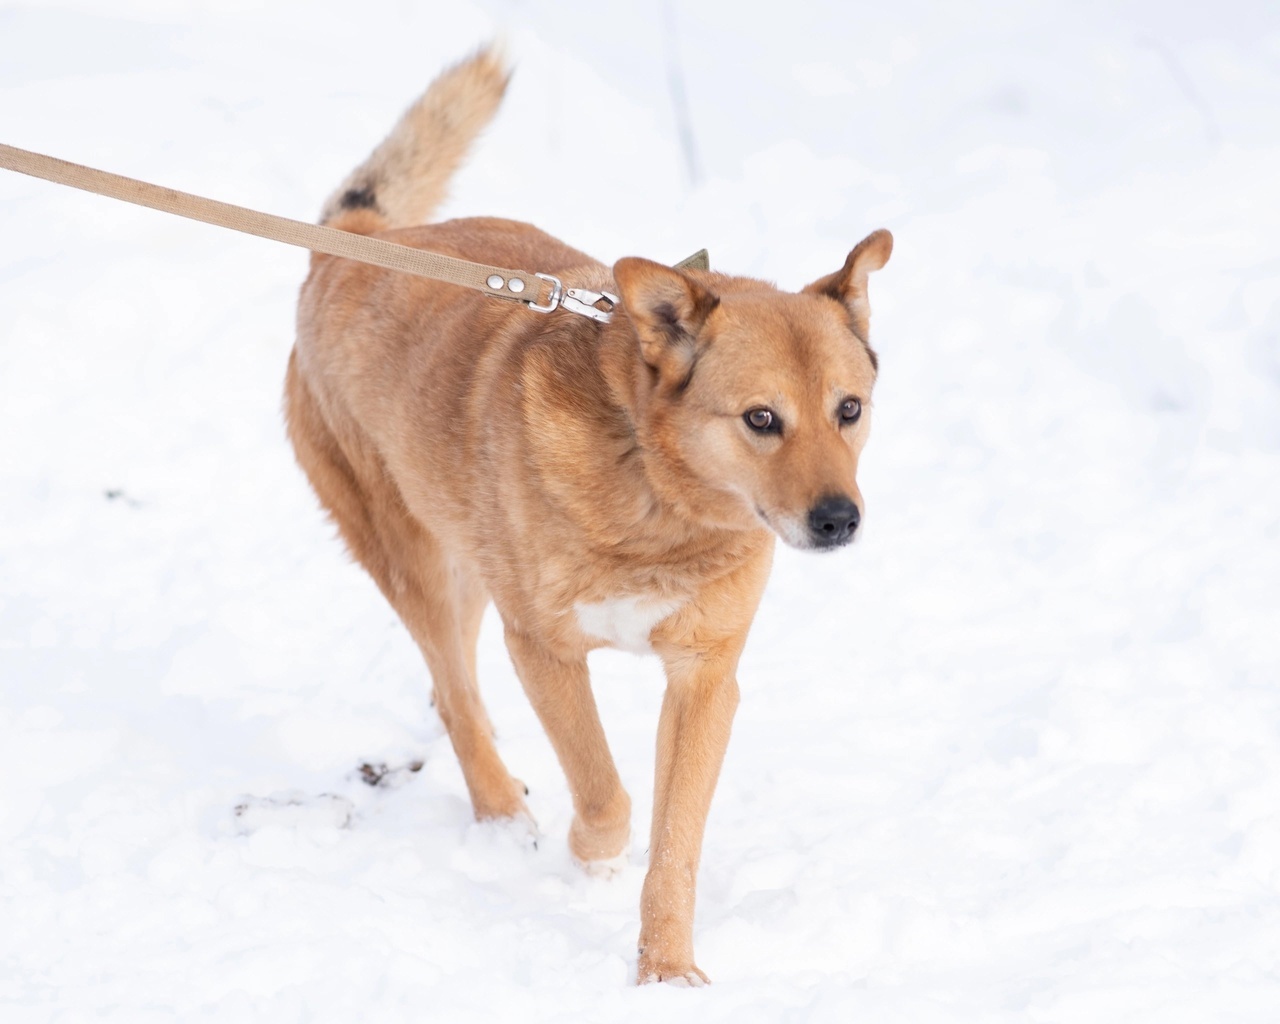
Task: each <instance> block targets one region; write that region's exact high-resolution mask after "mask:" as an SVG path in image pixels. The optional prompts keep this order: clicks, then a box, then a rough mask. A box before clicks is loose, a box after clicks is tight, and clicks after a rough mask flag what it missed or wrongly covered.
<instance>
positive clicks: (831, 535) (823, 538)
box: [809, 494, 862, 548]
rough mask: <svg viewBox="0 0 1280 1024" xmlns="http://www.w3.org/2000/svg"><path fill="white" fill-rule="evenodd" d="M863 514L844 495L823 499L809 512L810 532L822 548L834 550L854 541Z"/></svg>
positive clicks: (817, 544) (817, 545)
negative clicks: (854, 534)
mask: <svg viewBox="0 0 1280 1024" xmlns="http://www.w3.org/2000/svg"><path fill="white" fill-rule="evenodd" d="M861 519H862V513H860V512H859V511H858V506H857V505H855V504H854V503H853V502H852V501H850V500H849V499H848V498H846V497H845V496H844V495H843V494H841V495H833V496H830V497H826V498H822V499H820V500H819V501H818V503H817V504H816V505H814V506H813V508H811V509H810V510H809V532H810V533H811V534H812V535H813V539H814V541H815V542H816V543H815V546H816V547H820V548H833V547H837V546H838V545H840V544H847V543H849V541H850V540H852V539H853V531H854V530H856V529H857V528H858V523H859V522H860V521H861Z"/></svg>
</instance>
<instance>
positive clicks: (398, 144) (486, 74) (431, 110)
mask: <svg viewBox="0 0 1280 1024" xmlns="http://www.w3.org/2000/svg"><path fill="white" fill-rule="evenodd" d="M509 78H510V71H509V70H508V68H507V65H506V62H505V61H504V60H503V59H502V57H501V56H500V55H499V53H498V52H497V50H496V49H495V48H494V47H486V48H484V49H482V50H480V52H478V53H477V54H476V55H475V56H473V57H470V58H468V59H467V60H464V61H462V62H461V63H459V64H455V65H454V66H453V67H451V68H449V70H447V71H445V72H444V73H443V74H441V75H440V76H439V77H438V78H437V79H436V80H435V81H434V82H432V83H431V85H430V86H429V87H428V89H427V91H426V92H425V93H423V94H422V97H421V98H420V99H419V100H418V101H417V102H416V103H414V104H413V106H411V107H410V108H409V109H408V110H406V111H405V113H404V116H403V117H402V118H400V121H399V123H398V124H397V125H396V126H395V128H393V129H392V131H391V134H390V135H388V136H387V137H386V139H385V140H383V142H382V144H381V145H379V146H378V148H377V149H375V150H374V151H373V152H372V153H371V154H370V155H369V159H367V160H366V161H365V162H364V163H362V164H361V165H360V166H359V167H357V168H356V169H355V170H354V171H352V172H351V174H350V175H348V177H347V180H346V181H344V182H343V183H342V185H341V186H339V188H338V190H337V191H336V192H334V193H333V195H331V196H330V197H329V199H328V201H327V202H326V203H325V204H324V211H323V212H322V213H321V215H320V223H321V224H329V225H332V226H333V227H341V228H347V229H348V230H351V231H360V232H362V233H363V232H370V231H378V230H381V229H382V228H389V227H408V226H412V225H415V224H425V223H426V222H427V219H428V218H429V217H430V216H431V215H432V213H434V212H435V209H436V207H437V206H439V205H440V203H441V201H442V200H443V199H444V194H445V187H446V186H447V185H448V183H449V179H450V178H451V177H453V172H454V171H456V170H457V169H458V165H459V164H460V163H462V158H463V157H465V156H466V155H467V150H468V149H469V148H470V147H471V143H472V141H473V140H474V139H475V137H476V136H477V135H479V134H480V131H481V130H482V129H483V128H484V126H485V125H486V124H488V123H489V121H490V119H491V118H492V117H493V115H494V112H495V111H497V109H498V104H499V103H500V102H501V101H502V94H503V93H504V92H505V91H506V88H507V81H508V79H509ZM340 222H345V223H340Z"/></svg>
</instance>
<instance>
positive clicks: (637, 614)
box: [573, 595, 684, 654]
mask: <svg viewBox="0 0 1280 1024" xmlns="http://www.w3.org/2000/svg"><path fill="white" fill-rule="evenodd" d="M683 603H684V602H683V601H678V600H656V599H654V598H652V597H647V596H644V595H631V596H628V597H611V598H609V599H608V600H605V601H595V602H591V603H586V602H582V601H580V602H578V603H577V604H575V605H574V606H573V607H574V611H576V612H577V613H578V626H579V628H580V629H581V630H582V632H584V633H586V634H587V636H590V637H594V638H595V639H597V640H603V641H604V642H605V643H607V644H610V645H612V646H613V647H618V648H621V649H622V650H624V651H632V652H634V653H636V654H649V653H651V652H652V651H653V648H652V647H650V646H649V634H650V633H652V632H653V627H654V626H656V625H657V624H658V623H659V622H661V621H662V620H663V619H665V618H666V617H667V616H668V615H670V614H671V613H672V612H674V611H675V610H676V609H677V608H679V607H680V605H682V604H683Z"/></svg>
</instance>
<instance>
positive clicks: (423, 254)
mask: <svg viewBox="0 0 1280 1024" xmlns="http://www.w3.org/2000/svg"><path fill="white" fill-rule="evenodd" d="M0 167H3V168H6V169H8V170H10V171H17V172H18V173H19V174H29V175H31V176H32V177H33V178H43V179H44V180H46V181H52V182H55V183H56V184H59V185H69V186H70V187H72V188H78V189H81V190H83V191H85V192H93V193H95V194H97V195H100V196H107V197H108V198H110V199H119V200H122V201H123V202H126V203H133V204H135V205H136V206H145V207H148V208H150V209H152V210H160V211H161V212H163V213H172V214H176V215H177V216H179V217H186V218H187V219H188V220H198V221H201V222H202V223H204V224H212V225H214V226H215V227H220V228H230V229H231V230H232V231H241V232H243V233H245V234H248V235H257V236H258V237H259V238H269V239H272V240H273V241H276V242H284V243H285V244H287V245H296V246H299V247H300V248H303V249H310V250H312V251H313V252H323V253H327V254H328V255H330V256H341V257H342V258H343V259H349V260H358V261H359V262H361V263H371V264H373V265H374V266H377V267H385V268H387V269H388V270H397V271H400V272H401V273H404V274H416V275H417V276H419V277H429V278H431V279H432V280H435V281H445V282H447V283H449V284H456V285H461V286H462V287H464V288H474V289H475V290H476V291H479V292H483V293H484V294H485V295H488V296H490V297H491V298H495V299H507V300H514V301H516V302H519V303H522V304H523V305H524V307H525V308H526V309H530V310H533V311H534V312H536V313H552V312H554V311H555V310H557V309H565V310H568V311H569V312H571V313H577V314H578V315H579V316H585V317H590V318H591V319H592V320H595V321H597V322H599V323H608V322H609V320H610V319H611V317H612V315H613V310H614V308H615V307H616V306H617V305H618V303H619V302H620V301H621V300H620V299H619V298H618V296H616V295H614V294H613V293H611V292H596V291H592V290H590V289H588V288H565V287H564V283H563V282H562V281H561V280H560V278H558V277H556V276H555V275H554V274H540V273H537V272H534V273H529V272H528V271H525V270H508V269H507V268H505V267H491V266H488V265H487V264H484V263H472V262H471V261H470V260H462V259H458V258H457V257H455V256H444V255H441V254H440V253H435V252H429V251H428V250H426V249H415V248H413V247H412V246H408V245H400V244H399V243H397V242H388V241H387V240H386V239H384V238H372V237H370V236H369V235H357V234H356V233H355V232H353V231H340V230H338V229H337V228H330V227H325V226H324V225H322V224H305V223H303V222H302V221H299V220H291V219H289V218H288V217H277V216H276V215H275V214H272V213H260V212H259V211H257V210H250V209H247V208H245V207H243V206H234V205H232V204H231V203H222V202H219V201H218V200H216V199H206V198H204V197H203V196H195V195H191V194H190V193H188V192H179V191H178V190H177V189H172V188H164V187H162V186H160V185H152V184H150V183H149V182H145V181H138V180H137V179H135V178H126V177H124V176H123V175H120V174H112V173H110V172H109V171H99V170H97V169H95V168H93V167H84V166H82V165H81V164H73V163H70V162H69V161H67V160H59V159H57V158H56V157H52V156H45V155H43V154H41V153H32V152H30V151H28V150H25V149H18V148H17V147H16V146H6V145H4V144H3V143H0ZM676 267H677V268H678V269H682V270H683V269H698V270H706V269H707V268H708V260H707V251H706V250H705V249H702V250H700V251H699V252H696V253H694V255H692V256H690V257H689V258H688V259H685V260H681V261H680V262H679V263H677V264H676ZM598 303H606V304H607V305H608V308H607V309H601V308H599V305H598Z"/></svg>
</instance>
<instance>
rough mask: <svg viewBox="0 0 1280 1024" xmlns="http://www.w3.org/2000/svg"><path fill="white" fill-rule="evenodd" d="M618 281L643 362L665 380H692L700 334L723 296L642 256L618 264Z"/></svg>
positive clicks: (624, 306)
mask: <svg viewBox="0 0 1280 1024" xmlns="http://www.w3.org/2000/svg"><path fill="white" fill-rule="evenodd" d="M613 279H614V280H615V281H617V282H618V293H619V294H620V295H621V297H622V306H623V308H624V309H625V310H626V311H627V315H628V316H630V318H631V322H632V324H633V325H634V326H635V330H636V335H637V337H638V338H639V339H640V356H641V358H642V359H644V361H645V362H646V363H647V364H648V365H649V366H651V367H653V368H654V369H655V370H657V371H658V375H659V377H660V378H661V379H663V380H666V381H671V382H676V383H678V382H680V381H687V380H688V378H689V371H690V370H691V369H692V368H693V362H694V355H695V353H696V351H697V339H698V332H699V331H701V330H702V326H703V324H705V323H706V322H707V317H709V316H710V315H711V311H712V310H714V309H715V308H716V306H718V305H719V304H720V298H719V296H717V295H715V294H714V293H713V292H712V291H711V290H710V289H708V288H706V287H704V286H703V285H702V284H699V283H698V282H697V281H695V280H694V279H693V278H692V277H690V276H689V275H687V274H683V273H681V272H680V271H679V270H674V269H672V268H671V267H664V266H663V265H662V264H661V263H654V262H653V261H652V260H645V259H640V258H639V257H638V256H628V257H626V258H625V259H621V260H618V262H617V263H615V264H614V265H613Z"/></svg>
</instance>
